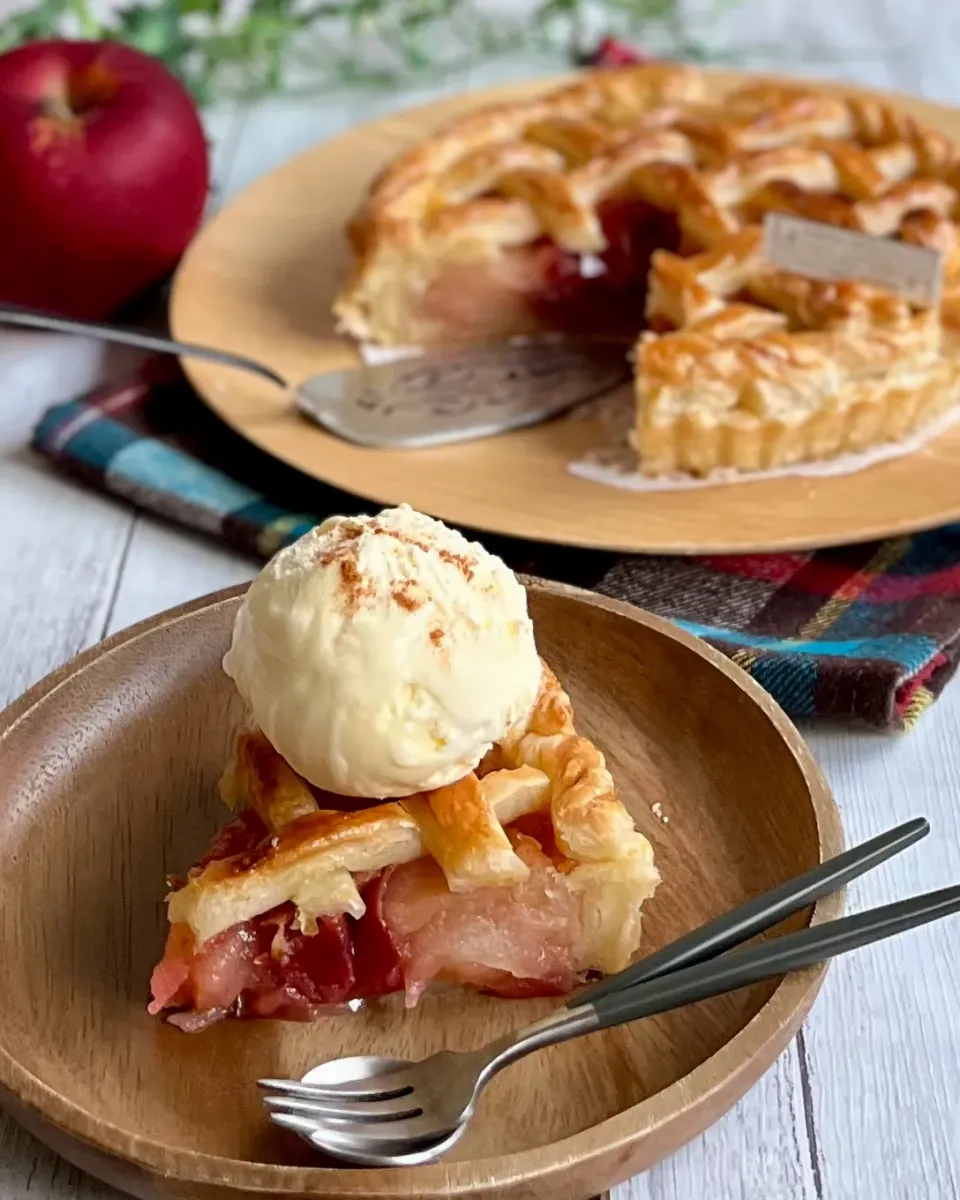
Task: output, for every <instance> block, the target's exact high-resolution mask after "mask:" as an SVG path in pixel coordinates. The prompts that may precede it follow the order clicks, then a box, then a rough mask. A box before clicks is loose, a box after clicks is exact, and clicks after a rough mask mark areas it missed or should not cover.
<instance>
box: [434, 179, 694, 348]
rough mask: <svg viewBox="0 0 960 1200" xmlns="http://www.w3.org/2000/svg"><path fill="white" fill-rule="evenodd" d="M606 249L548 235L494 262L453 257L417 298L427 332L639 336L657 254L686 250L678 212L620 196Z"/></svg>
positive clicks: (608, 208) (604, 220) (612, 204)
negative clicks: (573, 248) (586, 249)
mask: <svg viewBox="0 0 960 1200" xmlns="http://www.w3.org/2000/svg"><path fill="white" fill-rule="evenodd" d="M598 216H599V218H600V222H601V225H602V227H603V233H604V238H605V241H606V248H605V249H604V250H603V251H602V252H600V253H598V254H596V255H590V254H576V253H572V252H570V251H568V250H564V249H563V248H562V247H561V246H558V245H557V244H556V242H554V241H553V240H551V239H550V238H547V237H542V238H540V239H538V240H537V241H535V242H532V243H530V244H528V245H525V246H517V247H512V248H507V249H505V250H503V251H502V252H501V253H500V254H499V255H498V257H497V258H496V259H495V260H493V261H489V262H482V263H477V262H461V263H449V264H446V265H445V266H444V267H443V269H442V271H441V272H440V273H439V274H438V275H437V276H435V277H434V278H433V280H432V281H431V283H430V284H429V286H428V287H427V289H426V292H425V293H424V295H423V296H422V298H421V299H420V301H419V302H418V305H417V320H418V323H420V322H422V324H423V326H424V330H425V333H426V336H425V337H424V338H423V339H422V340H430V341H439V340H443V339H446V338H453V339H458V338H460V339H462V338H468V339H473V338H478V337H479V338H501V337H508V336H511V335H517V334H524V333H533V332H536V331H543V330H550V331H557V332H561V333H569V334H578V335H581V336H590V335H595V336H604V337H623V338H625V339H626V338H630V339H632V338H634V337H635V336H636V334H637V333H638V332H639V331H640V330H641V329H642V328H643V327H644V303H645V300H646V292H647V276H648V273H649V269H650V260H651V257H652V255H653V253H654V251H655V250H659V249H664V250H670V251H673V252H676V251H677V250H679V249H680V240H681V239H680V231H679V227H678V223H677V220H676V217H675V215H674V214H673V213H667V212H663V211H661V210H660V209H656V208H654V207H653V206H651V205H649V204H647V203H646V202H644V201H642V200H638V199H636V198H631V197H620V198H617V197H613V198H610V199H608V200H606V201H605V202H604V203H603V204H602V205H601V206H600V209H599V210H598Z"/></svg>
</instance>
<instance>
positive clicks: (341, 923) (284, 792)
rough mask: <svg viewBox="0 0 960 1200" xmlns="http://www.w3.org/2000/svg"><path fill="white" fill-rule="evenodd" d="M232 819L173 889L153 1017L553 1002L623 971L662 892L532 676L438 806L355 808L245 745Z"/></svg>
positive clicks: (552, 683) (568, 713)
mask: <svg viewBox="0 0 960 1200" xmlns="http://www.w3.org/2000/svg"><path fill="white" fill-rule="evenodd" d="M221 791H222V793H223V796H224V799H225V800H226V801H227V803H228V804H229V805H230V806H231V807H233V808H234V809H236V810H238V811H237V815H236V816H235V818H234V819H233V820H232V821H231V822H230V823H229V824H228V825H227V826H226V827H225V828H224V829H223V830H222V831H221V833H220V834H219V836H218V837H217V838H216V839H214V842H213V844H212V845H211V846H210V848H209V849H208V851H207V852H206V854H205V855H204V856H203V857H202V858H201V859H200V860H199V861H198V863H197V864H196V865H195V866H194V867H193V868H192V869H191V870H190V872H189V873H188V875H187V876H186V878H184V879H180V880H175V881H173V890H172V891H171V893H170V895H169V897H168V915H169V918H170V922H171V928H170V933H169V936H168V939H167V945H166V950H165V953H164V956H163V959H162V961H161V962H160V963H159V964H158V966H157V967H156V968H155V970H154V972H153V977H152V980H151V991H152V1000H151V1004H150V1011H151V1012H152V1013H162V1014H163V1015H164V1016H165V1017H166V1018H167V1019H168V1020H169V1021H170V1022H171V1023H173V1024H174V1025H177V1026H179V1027H180V1028H181V1029H184V1030H187V1031H195V1030H199V1029H203V1028H205V1027H206V1026H208V1025H210V1024H213V1023H215V1022H216V1021H218V1020H220V1019H222V1018H224V1017H227V1016H238V1017H277V1018H285V1019H294V1020H310V1019H312V1018H314V1017H316V1016H317V1015H319V1014H321V1013H323V1012H328V1011H330V1010H331V1007H335V1006H338V1005H339V1006H343V1005H347V1004H350V1003H351V1002H356V1001H364V1000H371V999H374V998H376V997H379V996H383V995H386V994H389V993H392V992H405V993H406V1001H407V1004H408V1005H412V1004H415V1003H416V1002H417V1000H418V999H419V997H420V996H421V994H422V993H423V991H424V990H425V988H426V987H427V986H428V985H429V984H430V983H431V981H433V980H440V981H446V982H449V983H454V984H460V985H465V986H469V987H473V988H477V989H480V990H482V991H485V992H489V993H492V994H494V995H498V996H505V997H525V996H545V995H562V994H564V993H566V992H568V991H570V990H571V989H572V988H573V987H574V986H575V985H576V984H577V983H578V982H580V981H582V980H583V979H585V978H586V977H587V976H588V975H591V974H596V973H601V974H608V973H611V972H614V971H617V970H620V969H621V968H622V967H624V966H626V964H627V963H628V962H629V960H630V958H631V956H632V955H633V954H634V952H635V951H636V949H637V947H638V944H639V940H640V910H641V906H642V904H643V902H644V901H645V900H646V899H647V898H648V897H649V896H651V895H652V894H653V891H654V889H655V888H656V885H657V883H658V879H659V877H658V874H657V871H656V868H655V866H654V863H653V853H652V850H651V847H650V844H649V842H648V841H647V840H646V838H644V837H643V836H642V834H640V833H639V832H638V831H637V830H636V829H635V828H634V823H633V820H632V818H631V817H630V815H629V813H628V812H627V809H626V808H625V807H624V805H623V803H622V802H621V800H620V799H619V797H618V795H617V791H616V788H615V786H614V783H613V780H612V778H611V776H610V773H609V771H608V770H607V767H606V764H605V762H604V759H603V756H602V754H601V753H600V752H599V751H598V750H597V748H596V747H595V746H594V745H593V744H592V743H591V742H590V741H588V740H587V739H586V738H583V737H580V736H579V735H578V734H577V732H576V730H575V728H574V724H573V713H572V709H571V706H570V701H569V699H568V697H567V695H566V693H565V692H564V691H563V689H562V688H561V687H560V684H559V683H558V682H557V679H556V677H555V676H554V675H553V673H552V671H550V669H549V668H548V667H546V665H544V668H543V682H542V686H541V689H540V694H539V697H538V699H537V701H536V704H535V706H534V708H533V711H532V712H531V714H530V716H529V718H528V720H527V721H526V723H525V725H524V726H523V727H521V728H519V729H517V730H516V731H515V732H513V733H512V734H511V735H510V737H509V738H507V739H505V740H504V741H503V742H501V743H499V744H497V745H495V746H494V748H493V749H492V750H491V751H490V753H489V754H488V755H487V756H486V758H485V759H484V760H483V762H482V763H481V764H480V766H479V767H478V768H477V769H476V771H474V772H472V773H470V774H469V775H468V776H466V777H465V778H463V779H461V780H459V781H458V782H456V783H454V784H451V785H449V786H447V787H442V788H438V789H436V790H434V791H431V792H423V793H419V794H417V795H414V796H409V797H406V798H403V799H400V800H397V801H391V802H385V803H384V802H381V803H375V802H371V804H370V805H369V806H367V805H366V803H365V802H364V801H362V800H348V799H346V798H344V797H334V796H332V795H330V794H329V793H323V792H319V791H318V790H317V789H313V788H311V787H310V786H309V785H308V784H307V783H306V782H305V781H304V780H303V779H302V778H301V777H300V776H298V775H297V774H296V773H295V772H294V771H293V770H292V769H291V768H290V766H289V765H288V764H287V763H286V762H285V760H284V759H283V758H281V756H280V755H279V754H277V752H276V751H275V750H274V749H273V747H272V746H271V745H270V743H269V742H268V741H267V740H266V738H264V737H263V735H262V734H261V733H259V732H258V731H256V730H246V731H244V732H242V733H241V734H240V735H239V737H238V739H237V743H236V751H235V756H234V761H233V762H232V763H231V765H230V767H229V768H228V770H227V772H226V773H225V775H224V777H223V780H222V783H221Z"/></svg>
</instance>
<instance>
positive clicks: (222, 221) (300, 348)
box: [171, 72, 960, 554]
mask: <svg viewBox="0 0 960 1200" xmlns="http://www.w3.org/2000/svg"><path fill="white" fill-rule="evenodd" d="M711 79H712V83H713V89H714V92H715V93H716V95H718V96H719V95H721V94H722V93H723V91H724V90H726V89H729V88H730V87H731V86H733V85H735V84H742V83H743V82H744V79H745V76H744V75H743V74H740V73H726V72H725V73H719V72H718V73H716V74H715V75H712V76H711ZM556 83H557V81H556V80H550V81H543V80H540V81H538V82H537V83H530V84H526V85H522V86H513V87H508V88H499V89H496V90H494V91H486V92H479V93H475V94H472V95H465V96H459V97H456V98H455V99H451V100H445V101H443V102H441V103H437V104H433V105H430V106H429V107H426V108H420V109H416V110H413V111H410V112H405V113H400V114H398V115H396V116H393V117H389V118H386V119H384V120H380V121H376V122H374V123H372V124H368V125H362V126H360V127H358V128H356V129H354V130H351V131H350V132H349V133H347V134H345V135H343V136H341V137H338V138H335V139H334V140H333V141H330V142H327V143H325V144H323V145H320V146H317V147H315V148H314V149H312V150H309V151H307V152H306V153H305V154H301V155H300V156H299V157H297V158H295V159H293V160H292V161H291V162H289V163H287V165H286V166H284V167H283V168H281V169H280V170H278V171H276V172H274V173H273V174H271V175H268V176H266V177H265V178H263V179H261V180H259V181H258V182H257V183H255V184H253V186H252V187H250V188H248V189H247V190H246V191H245V192H244V193H243V194H242V195H241V196H240V197H239V198H238V199H237V200H235V201H234V202H233V203H232V204H231V205H230V206H229V207H228V208H227V209H225V211H223V212H222V213H220V214H219V215H218V216H216V217H215V218H214V219H213V221H212V222H211V223H210V224H209V225H208V226H207V227H206V228H205V229H204V230H203V231H202V232H201V234H200V236H199V237H198V238H197V240H196V242H195V243H194V244H193V246H192V247H191V249H190V251H189V253H188V254H187V256H186V258H185V260H184V262H183V264H182V266H181V267H180V271H179V273H178V275H177V278H176V281H175V284H174V290H173V298H172V307H171V321H172V325H173V329H174V333H175V335H176V337H178V338H180V339H182V340H185V341H195V342H200V343H203V344H206V345H210V346H216V347H222V348H224V349H227V350H235V351H238V352H239V353H242V354H247V355H251V356H253V357H254V358H257V359H260V360H261V361H263V362H265V363H268V364H269V365H271V366H273V367H275V368H276V369H277V370H278V371H279V372H281V374H282V375H283V376H284V378H287V379H289V380H290V381H291V382H292V383H297V382H299V381H301V380H303V379H305V378H306V377H307V376H309V375H311V374H315V373H317V372H320V371H323V370H324V369H328V368H329V369H335V368H338V367H341V366H343V365H344V364H348V363H353V362H356V361H357V354H356V351H355V349H354V348H353V346H352V344H351V343H350V342H349V341H348V340H346V339H344V338H339V337H337V335H336V334H335V333H334V330H333V323H332V318H331V315H330V305H331V302H332V300H333V297H334V295H335V293H336V291H337V289H338V286H339V281H340V279H341V278H342V276H343V272H344V270H345V267H346V264H347V247H346V242H345V238H344V233H343V228H344V225H345V222H346V220H347V218H348V216H349V215H350V213H351V212H352V211H353V209H354V207H355V206H356V204H357V203H358V200H359V199H360V197H361V196H362V194H363V192H364V189H365V187H366V185H367V183H368V181H369V180H370V178H371V177H372V176H373V175H374V173H375V172H376V171H377V170H378V169H379V168H380V167H381V166H382V165H383V164H384V163H385V162H386V161H388V160H389V159H390V158H392V157H393V156H394V155H396V154H397V153H398V152H399V151H401V150H403V149H405V148H406V147H408V146H410V145H412V144H413V143H415V142H418V141H420V140H421V139H422V138H423V137H424V136H425V135H427V134H429V133H430V132H431V131H432V130H433V129H435V128H436V127H437V126H438V125H440V124H442V123H443V122H444V121H447V120H449V119H450V118H451V117H454V116H456V115H459V114H461V113H464V112H466V111H467V110H469V109H471V108H476V107H478V106H479V105H481V104H486V103H490V102H492V101H497V100H504V99H512V98H515V97H517V96H520V95H525V94H527V95H529V94H531V93H533V92H536V91H542V90H544V89H545V88H546V87H548V86H554V85H555V84H556ZM814 86H817V87H823V86H824V85H822V84H816V85H814ZM836 90H846V91H850V92H852V91H856V90H857V89H854V88H846V89H836ZM885 99H887V100H888V101H893V102H895V103H897V104H900V105H901V106H902V107H903V108H905V109H907V110H908V111H910V112H912V113H914V114H916V115H917V116H918V117H920V118H922V119H923V120H925V121H927V122H929V123H930V124H931V125H934V126H936V127H938V128H940V129H942V130H943V131H944V132H946V133H948V134H950V135H951V136H953V137H956V138H957V140H958V141H960V112H957V111H955V110H953V109H949V108H944V107H941V106H939V105H935V104H930V103H927V102H926V101H922V100H918V99H915V98H911V97H900V96H896V97H891V96H887V97H885ZM184 366H185V368H186V370H187V372H188V374H189V376H190V378H191V380H192V381H193V383H194V384H195V385H196V387H197V389H198V390H199V392H200V394H201V395H202V396H203V397H204V398H205V399H206V401H207V402H208V403H209V404H210V405H211V407H212V408H214V409H215V411H216V412H217V413H219V415H220V416H221V417H222V418H223V419H224V420H225V421H227V422H228V424H230V425H231V426H232V427H233V428H234V429H236V430H237V431H239V432H240V433H242V434H243V435H244V436H245V437H247V438H249V439H250V440H251V441H253V442H255V443H256V444H257V445H258V446H260V447H261V448H262V449H264V450H266V451H268V452H269V453H270V454H273V455H275V456H276V457H277V458H279V459H282V460H283V461H284V462H287V463H290V464H291V465H292V466H295V467H299V468H300V470H302V471H305V472H306V473H307V474H308V475H312V476H315V477H316V478H317V479H321V480H324V481H325V482H328V483H332V484H335V485H337V486H338V487H342V488H345V489H347V490H348V491H351V492H355V493H357V494H359V495H361V496H365V497H367V498H369V499H371V500H375V501H378V502H380V503H383V504H396V503H399V502H401V501H404V500H406V501H408V502H409V503H410V504H412V505H413V506H414V507H415V508H418V509H421V510H422V511H424V512H428V513H431V514H433V515H434V516H436V517H441V518H443V519H444V520H446V521H450V522H453V523H456V524H460V525H466V526H470V527H472V528H474V529H478V530H485V531H488V532H494V533H501V534H508V535H513V536H517V537H527V538H536V539H539V540H543V541H552V542H562V543H568V544H571V545H578V546H591V547H597V548H605V549H611V550H624V551H643V552H649V553H681V554H686V553H722V552H743V551H760V550H783V549H790V548H798V547H811V546H826V545H837V544H842V543H845V542H857V541H866V540H869V539H872V538H879V537H884V536H888V535H892V534H895V533H904V532H909V531H912V530H916V529H923V528H931V527H933V526H935V525H939V524H942V523H944V522H947V521H952V520H955V519H957V518H958V517H960V427H955V428H954V429H953V430H952V431H950V432H948V433H946V434H944V435H943V436H942V437H940V438H938V439H937V440H936V442H935V443H933V444H932V445H930V446H929V447H927V448H926V449H924V450H923V451H922V452H920V453H918V454H915V455H912V456H909V457H906V458H901V459H898V460H895V461H891V462H887V463H884V464H881V465H877V466H874V467H872V468H870V469H868V470H865V471H862V472H858V473H856V474H852V475H846V476H840V477H837V478H817V479H813V478H788V479H777V480H766V481H758V482H756V483H743V484H736V485H732V486H726V487H715V488H711V489H709V490H700V489H698V490H694V491H673V492H655V493H641V494H637V493H630V492H624V491H621V490H619V489H616V488H611V487H605V486H603V485H601V484H597V483H591V482H588V481H585V480H581V479H577V478H575V477H574V476H572V475H571V474H569V472H568V471H567V464H568V463H569V462H570V461H571V460H572V459H575V458H576V457H578V450H579V449H582V447H583V446H585V445H589V444H597V442H598V441H599V440H600V431H599V430H598V428H597V427H596V424H595V423H584V422H579V421H578V422H570V421H563V420H559V421H554V422H551V423H549V424H546V425H540V426H537V427H535V428H533V429H527V430H523V431H519V432H516V433H511V434H505V435H502V436H500V437H497V438H491V439H486V440H482V441H476V442H470V443H466V444H463V445H459V446H448V447H435V448H433V449H427V450H404V451H384V450H369V449H363V448H360V447H357V446H353V445H350V444H348V443H346V442H343V441H340V440H339V439H338V438H335V437H333V436H332V435H330V434H327V433H324V432H322V431H321V430H320V429H319V428H317V427H316V426H314V425H313V424H311V423H310V422H309V421H308V420H307V419H306V418H304V417H302V416H300V415H299V414H298V413H297V412H296V410H295V409H294V407H293V406H292V405H291V404H290V402H289V400H288V399H287V397H286V396H285V395H284V394H283V393H282V392H281V391H280V390H279V389H277V388H274V387H271V385H270V384H268V383H266V382H264V381H261V380H259V379H258V378H256V377H253V376H248V375H243V374H240V373H239V372H237V371H233V370H229V369H227V368H224V367H219V366H215V365H213V364H209V363H199V362H184Z"/></svg>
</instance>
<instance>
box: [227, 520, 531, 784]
mask: <svg viewBox="0 0 960 1200" xmlns="http://www.w3.org/2000/svg"><path fill="white" fill-rule="evenodd" d="M223 666H224V670H225V671H226V672H227V674H228V675H229V676H230V677H231V678H232V679H233V681H234V683H235V684H236V686H237V689H238V691H239V692H240V694H241V695H242V696H243V698H244V699H245V700H246V702H247V704H248V705H249V707H250V709H251V710H252V715H253V718H254V720H255V721H256V722H257V724H258V725H259V726H260V728H261V729H262V730H263V732H264V734H265V735H266V737H267V738H268V739H269V740H270V742H272V744H273V745H274V746H275V748H276V749H277V750H278V751H279V752H280V753H281V754H282V755H283V757H284V758H285V759H286V760H287V762H289V763H290V765H291V766H292V767H293V768H294V770H296V771H298V772H299V773H300V774H301V775H303V776H304V777H305V778H306V779H308V780H309V781H310V782H311V783H313V784H315V785H316V786H317V787H321V788H325V789H326V790H328V791H331V792H337V793H339V794H341V795H347V796H366V797H369V798H371V799H382V798H385V797H389V796H408V795H410V794H412V793H413V792H417V791H424V790H427V789H429V788H436V787H442V786H443V785H444V784H448V783H453V782H454V781H455V780H457V779H461V778H462V777H463V776H464V775H466V774H467V773H468V772H469V771H471V770H473V768H474V767H475V766H476V765H477V764H478V763H479V761H480V759H481V758H482V757H483V755H484V754H485V753H486V752H487V750H488V749H489V748H490V746H491V745H492V744H493V743H494V742H495V741H498V740H499V739H501V738H502V737H503V736H504V735H505V734H506V733H507V732H508V731H510V730H512V729H514V728H515V727H516V726H517V725H518V724H519V723H520V722H522V721H523V720H525V718H526V717H527V716H528V714H529V712H530V710H531V708H532V707H533V703H534V700H535V699H536V696H537V692H538V690H539V686H540V676H541V666H540V660H539V657H538V655H537V650H536V646H535V643H534V637H533V625H532V622H531V620H530V617H529V615H528V613H527V598H526V593H525V592H524V589H523V587H522V586H521V584H520V583H519V582H518V581H517V579H516V577H515V576H514V574H513V572H512V571H510V570H509V568H508V567H507V566H506V565H505V564H504V563H503V562H502V561H501V560H500V559H499V558H497V557H496V556H495V555H493V554H490V553H488V552H487V551H486V550H484V549H483V547H482V546H479V545H477V544H476V543H475V542H469V541H467V539H466V538H464V537H463V536H462V535H461V534H459V533H455V532H454V531H453V530H451V529H448V528H447V527H446V526H445V525H443V524H442V523H441V522H440V521H435V520H433V519H432V518H430V517H425V516H423V515H422V514H421V513H418V512H415V511H414V510H413V509H411V508H410V507H409V506H407V505H405V504H404V505H401V506H400V507H399V508H392V509H386V510H385V511H384V512H381V513H380V514H379V515H378V516H376V517H331V518H330V519H329V520H327V521H324V523H323V524H322V525H319V526H318V527H317V528H316V529H313V530H311V532H310V533H308V534H306V535H305V536H304V537H302V538H300V539H299V541H297V542H294V543H293V545H291V546H288V547H286V549H284V550H281V551H280V553H279V554H277V555H276V556H275V557H274V558H273V559H272V560H271V561H270V562H269V563H268V564H267V566H266V567H265V568H264V569H263V571H262V572H261V573H260V575H259V576H258V577H257V579H256V580H254V582H253V584H251V586H250V589H249V591H248V592H247V594H246V597H245V598H244V600H243V603H242V604H241V606H240V610H239V612H238V613H237V618H236V623H235V625H234V630H233V642H232V645H231V647H230V650H229V651H228V652H227V655H226V657H225V658H224V660H223Z"/></svg>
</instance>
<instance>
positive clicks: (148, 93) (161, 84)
mask: <svg viewBox="0 0 960 1200" xmlns="http://www.w3.org/2000/svg"><path fill="white" fill-rule="evenodd" d="M209 173H210V168H209V161H208V155H207V144H206V140H205V138H204V135H203V128H202V126H201V124H200V118H199V117H198V115H197V111H196V109H195V107H194V105H193V102H192V100H191V99H190V97H189V96H188V94H187V92H186V91H185V90H184V88H183V86H182V85H181V84H180V83H179V82H178V81H177V80H176V79H175V78H174V77H173V76H172V75H171V74H170V72H169V71H168V70H167V68H166V67H165V66H163V64H162V63H160V62H157V61H156V60H155V59H152V58H148V57H147V56H146V55H143V54H140V53H139V52H138V51H136V50H132V49H131V48H130V47H128V46H122V45H119V44H116V43H112V42H64V41H47V42H33V43H29V44H27V45H25V46H20V47H18V48H17V49H15V50H11V51H9V52H8V53H6V54H3V55H0V301H8V302H10V301H12V302H13V303H16V304H25V305H30V306H32V307H35V308H44V309H49V310H52V311H55V312H58V313H63V314H66V315H68V316H76V317H90V318H96V317H104V316H107V315H108V314H109V313H111V312H112V311H113V310H115V309H116V308H118V307H119V306H120V305H121V304H123V303H124V302H125V301H127V300H130V299H132V298H133V297H134V296H136V295H137V294H138V293H140V292H142V291H143V290H144V289H146V288H147V287H149V285H150V284H152V283H154V282H155V281H156V280H158V279H161V278H162V277H163V276H164V275H165V274H166V273H167V272H169V271H170V270H171V268H172V267H173V266H174V264H175V263H176V262H177V259H178V258H179V257H180V255H181V254H182V253H183V251H184V250H185V249H186V247H187V244H188V243H189V241H190V239H191V238H192V237H193V235H194V233H195V232H196V230H197V226H198V225H199V224H200V219H201V217H202V215H203V209H204V204H205V201H206V196H207V190H208V187H209Z"/></svg>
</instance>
